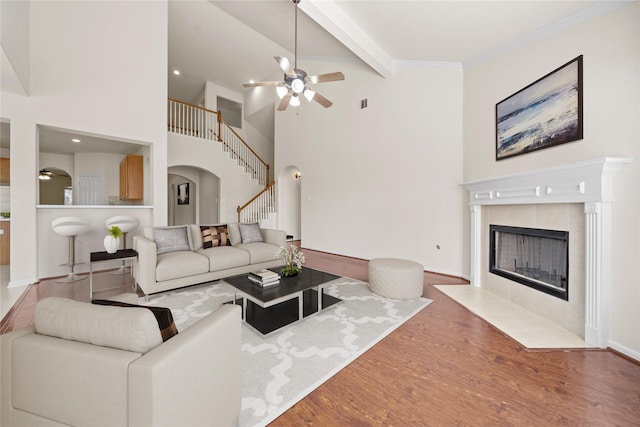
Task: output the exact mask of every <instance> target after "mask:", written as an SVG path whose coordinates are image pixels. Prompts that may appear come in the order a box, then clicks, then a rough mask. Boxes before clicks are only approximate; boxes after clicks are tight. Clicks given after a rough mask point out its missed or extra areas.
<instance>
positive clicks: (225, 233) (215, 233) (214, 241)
mask: <svg viewBox="0 0 640 427" xmlns="http://www.w3.org/2000/svg"><path fill="white" fill-rule="evenodd" d="M200 232H201V233H202V247H203V248H204V249H207V248H213V247H215V246H231V239H230V238H229V230H227V226H226V225H211V226H208V225H201V226H200Z"/></svg>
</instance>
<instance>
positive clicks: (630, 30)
mask: <svg viewBox="0 0 640 427" xmlns="http://www.w3.org/2000/svg"><path fill="white" fill-rule="evenodd" d="M578 55H584V139H583V140H581V141H576V142H571V143H567V144H563V145H559V146H556V147H553V148H549V149H545V150H540V151H537V152H533V153H529V154H525V155H521V156H518V157H513V158H510V159H505V160H501V161H499V162H498V161H496V160H495V104H496V102H499V101H500V100H502V99H504V98H506V97H508V96H509V95H511V94H513V93H515V92H517V91H518V90H520V89H522V88H523V87H525V86H527V85H528V84H530V83H532V82H533V81H535V80H537V79H538V78H540V77H542V76H544V75H545V74H547V73H549V72H550V71H552V70H554V69H556V68H557V67H559V66H560V65H562V64H564V63H566V62H568V61H569V60H571V59H573V58H575V57H577V56H578ZM639 76H640V3H638V2H633V3H631V4H629V5H627V6H624V7H622V8H619V9H616V10H614V11H612V12H609V13H607V14H605V15H602V16H599V17H596V18H592V19H590V20H587V21H584V22H582V23H580V24H578V25H575V26H572V27H570V28H566V29H564V30H561V31H559V32H556V33H554V34H551V35H548V36H547V37H544V38H541V39H538V40H535V41H532V42H530V43H529V44H526V45H521V46H518V47H517V48H515V49H513V50H511V51H508V52H505V53H503V54H501V55H498V56H495V57H492V58H490V59H487V60H485V61H483V62H481V63H478V64H475V65H470V66H465V71H464V180H465V181H474V180H478V179H482V178H489V177H495V176H501V175H509V174H512V173H517V172H521V171H526V170H534V169H541V168H546V167H550V166H556V165H562V164H566V163H574V162H577V161H581V160H591V159H595V158H600V157H605V156H618V157H628V158H633V159H635V160H634V162H633V163H631V164H629V165H626V166H625V167H624V168H623V169H622V170H621V171H620V172H618V173H617V174H616V176H615V178H614V194H615V202H614V203H613V208H612V210H613V213H612V214H613V236H612V242H613V247H612V250H611V258H612V268H613V277H612V292H611V303H612V310H611V334H610V337H611V341H610V345H611V346H613V347H615V348H617V349H619V350H621V351H623V352H625V353H627V354H630V355H632V356H633V357H636V358H639V359H640V330H639V329H638V327H637V325H639V324H640V286H638V283H640V264H639V263H638V260H639V259H640V221H639V219H638V212H639V211H640V185H639V183H640V161H639V157H640V156H639V155H640V143H639V141H640V125H639V123H640V103H639V102H638V100H639V99H640V79H639ZM467 215H468V212H467ZM466 240H467V241H468V239H466Z"/></svg>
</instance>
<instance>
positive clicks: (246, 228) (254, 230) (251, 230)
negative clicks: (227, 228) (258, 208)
mask: <svg viewBox="0 0 640 427" xmlns="http://www.w3.org/2000/svg"><path fill="white" fill-rule="evenodd" d="M238 226H239V227H240V236H241V237H242V243H253V242H264V239H263V238H262V232H261V231H260V226H259V225H258V223H257V222H254V223H253V224H238Z"/></svg>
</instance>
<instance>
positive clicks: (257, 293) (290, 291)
mask: <svg viewBox="0 0 640 427" xmlns="http://www.w3.org/2000/svg"><path fill="white" fill-rule="evenodd" d="M271 270H272V271H275V272H276V273H278V272H279V271H280V269H279V268H274V269H271ZM247 276H248V274H241V275H239V276H233V277H229V278H226V279H224V281H225V282H227V283H229V284H230V285H231V286H233V287H234V288H235V289H236V295H235V301H236V302H237V301H239V300H242V312H243V318H244V321H245V322H246V323H247V324H249V325H250V326H252V327H253V328H254V329H256V330H257V331H258V332H260V333H262V334H265V335H266V334H268V333H271V332H273V331H275V330H277V329H279V328H282V327H283V326H286V325H289V324H291V323H293V322H296V321H298V320H300V319H302V318H303V317H306V316H310V315H312V314H314V313H317V312H319V311H320V310H322V309H325V308H327V307H330V306H332V305H334V304H336V303H338V302H340V301H342V300H341V299H339V298H335V297H332V296H331V295H326V294H325V293H324V288H325V287H326V286H328V285H330V282H333V281H334V280H336V279H339V278H340V276H336V275H335V274H331V273H326V272H324V271H319V270H314V269H313V268H308V267H304V268H303V269H302V271H301V272H300V273H298V275H297V276H295V277H281V278H280V283H278V284H277V285H273V286H268V287H265V288H263V287H261V286H260V285H258V284H256V283H253V282H252V281H251V280H249V279H248V278H247Z"/></svg>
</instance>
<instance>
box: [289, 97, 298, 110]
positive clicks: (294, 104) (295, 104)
mask: <svg viewBox="0 0 640 427" xmlns="http://www.w3.org/2000/svg"><path fill="white" fill-rule="evenodd" d="M289 105H291V106H292V107H298V106H299V105H300V97H298V95H297V94H293V96H292V97H291V101H289Z"/></svg>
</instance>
